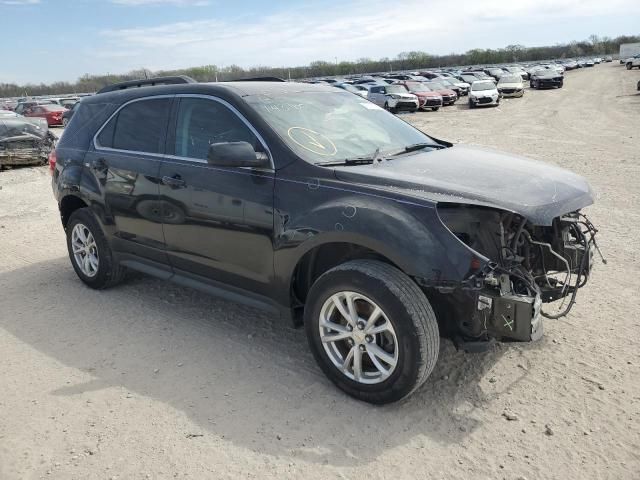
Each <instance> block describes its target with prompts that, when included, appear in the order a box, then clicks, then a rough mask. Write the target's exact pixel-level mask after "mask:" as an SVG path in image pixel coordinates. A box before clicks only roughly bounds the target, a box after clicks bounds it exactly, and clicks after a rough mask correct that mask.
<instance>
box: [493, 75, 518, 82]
mask: <svg viewBox="0 0 640 480" xmlns="http://www.w3.org/2000/svg"><path fill="white" fill-rule="evenodd" d="M521 81H522V77H521V76H520V75H503V76H502V77H500V81H499V82H498V83H499V84H500V83H520V82H521Z"/></svg>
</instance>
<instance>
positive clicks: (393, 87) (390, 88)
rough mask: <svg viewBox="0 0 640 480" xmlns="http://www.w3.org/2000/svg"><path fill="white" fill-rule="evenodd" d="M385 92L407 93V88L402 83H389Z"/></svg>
mask: <svg viewBox="0 0 640 480" xmlns="http://www.w3.org/2000/svg"><path fill="white" fill-rule="evenodd" d="M387 93H407V89H406V88H404V87H403V86H402V85H389V86H388V87H387Z"/></svg>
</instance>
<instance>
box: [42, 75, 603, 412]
mask: <svg viewBox="0 0 640 480" xmlns="http://www.w3.org/2000/svg"><path fill="white" fill-rule="evenodd" d="M51 163H52V169H53V190H54V193H55V197H56V199H57V201H58V205H59V209H60V214H61V219H62V224H63V226H64V229H65V231H66V235H67V246H68V250H69V257H70V259H71V264H72V265H73V268H74V269H75V271H76V273H77V275H78V276H79V277H80V279H81V280H82V281H83V282H84V283H86V284H87V285H88V286H90V287H92V288H105V287H109V286H112V285H114V284H116V283H117V282H118V281H120V280H121V279H122V278H123V276H124V274H125V272H126V270H127V269H132V270H138V271H141V272H146V273H148V274H151V275H154V276H156V277H160V278H163V279H167V280H172V281H174V282H178V283H180V284H182V285H186V286H190V287H195V288H199V289H202V290H204V291H207V292H212V293H214V294H216V295H221V296H224V297H226V298H230V299H232V300H234V301H238V302H243V303H246V304H249V305H253V306H256V307H263V308H267V309H269V310H272V311H274V312H277V313H278V314H280V315H282V316H286V317H289V318H291V319H292V320H293V321H294V322H296V323H297V324H304V327H305V329H306V333H307V336H308V341H309V345H310V349H311V351H312V352H313V354H314V356H315V358H316V360H317V361H318V364H319V365H320V367H321V368H322V370H324V372H325V373H326V375H327V376H328V377H329V378H330V379H331V380H332V381H333V382H334V383H335V384H336V385H337V386H338V387H339V388H341V389H342V390H344V391H345V392H347V393H348V394H350V395H352V396H354V397H357V398H359V399H362V400H364V401H367V402H372V403H388V402H392V401H396V400H399V399H401V398H403V397H405V396H407V395H409V394H410V393H411V392H413V391H414V390H416V389H417V388H418V387H419V386H420V385H421V384H422V383H423V382H424V381H425V380H426V379H427V378H428V376H429V374H430V373H431V371H432V369H433V368H434V365H435V363H436V359H437V357H438V351H439V343H440V337H441V336H442V337H447V338H451V339H453V341H454V342H455V343H456V344H457V345H458V346H459V347H460V348H463V349H465V350H468V351H473V350H480V349H481V348H483V347H486V345H488V344H489V343H490V342H492V341H495V340H496V339H497V340H516V341H524V342H527V341H532V340H536V339H537V338H539V337H540V336H541V335H542V318H543V317H545V316H549V317H555V316H559V315H562V314H564V313H566V311H567V310H568V309H569V308H571V305H572V304H573V302H574V300H575V295H576V292H577V290H578V289H579V288H580V287H582V286H583V285H584V284H585V283H586V281H587V279H588V278H589V274H590V272H591V269H592V262H593V252H594V251H595V249H596V245H595V239H594V235H595V233H596V230H595V228H594V227H593V225H592V224H591V223H590V222H589V221H588V220H587V219H586V218H585V217H584V216H583V214H582V213H581V212H580V210H581V209H582V208H584V207H586V206H588V205H590V204H591V203H592V202H593V195H592V192H591V189H590V188H589V185H588V184H587V183H586V181H585V180H584V179H583V178H581V177H579V176H577V175H574V174H573V173H571V172H568V171H566V170H562V169H560V168H556V167H553V166H549V165H546V164H543V163H539V162H536V161H532V160H527V159H524V158H519V157H514V156H512V155H507V154H504V153H499V152H496V151H492V150H488V149H483V148H472V147H468V146H453V145H451V144H450V143H447V142H445V141H442V140H437V139H434V138H431V137H429V136H428V135H426V134H424V133H422V132H421V131H419V130H416V129H415V128H413V127H411V126H410V125H408V124H407V123H405V122H404V121H402V120H400V119H398V118H397V117H395V116H394V115H392V114H390V113H388V112H386V111H385V110H383V109H381V108H379V107H377V106H376V105H374V104H373V103H370V102H368V101H367V100H365V99H362V98H360V97H358V96H356V95H353V94H351V93H348V92H344V91H341V90H338V89H335V88H332V87H329V86H319V85H308V84H296V83H286V82H276V81H269V82H266V81H245V82H229V83H215V84H213V83H212V84H201V83H195V82H193V81H192V80H190V79H188V78H184V77H181V78H162V79H151V80H146V81H140V82H130V83H127V84H118V85H114V86H110V87H107V88H106V89H103V91H102V92H100V93H99V94H97V95H95V96H93V97H91V98H86V99H84V100H83V101H82V103H81V105H80V106H79V108H78V111H77V112H76V114H75V115H74V116H73V118H72V120H71V122H70V123H69V125H68V128H67V129H66V131H65V132H64V134H63V136H62V138H61V139H60V141H59V143H58V145H57V148H56V151H55V152H54V154H52V155H51ZM557 300H561V301H559V302H557V303H556V304H555V305H554V306H553V307H552V308H551V307H549V306H546V309H545V307H543V305H544V304H545V303H548V302H554V301H557ZM558 305H559V307H558Z"/></svg>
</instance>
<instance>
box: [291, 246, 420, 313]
mask: <svg viewBox="0 0 640 480" xmlns="http://www.w3.org/2000/svg"><path fill="white" fill-rule="evenodd" d="M364 259H370V260H378V261H380V262H383V263H386V264H389V265H391V266H394V267H396V268H397V269H398V270H400V271H402V272H404V273H407V269H406V267H407V265H404V263H405V262H404V261H403V259H401V258H399V257H398V256H397V255H394V254H393V253H391V252H387V251H385V249H384V248H380V246H378V245H375V244H372V243H371V242H369V241H366V240H363V239H360V240H356V239H353V238H331V237H329V238H327V239H326V241H324V242H322V243H315V244H314V245H311V246H309V247H308V248H307V249H306V251H304V252H303V253H302V254H301V255H300V257H299V258H298V261H297V262H296V263H295V266H294V268H293V270H292V271H291V273H290V275H289V277H288V280H289V292H290V295H291V299H292V302H291V304H292V306H294V308H295V307H296V306H298V307H301V306H302V305H303V304H304V302H305V300H306V296H307V293H308V292H309V290H310V288H311V286H312V285H313V283H314V282H315V281H316V280H317V279H318V277H320V276H321V275H322V274H323V273H325V272H327V271H328V270H330V269H332V268H334V267H336V266H338V265H341V264H343V263H346V262H348V261H351V260H364ZM407 274H408V273H407Z"/></svg>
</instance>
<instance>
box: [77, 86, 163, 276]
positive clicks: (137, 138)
mask: <svg viewBox="0 0 640 480" xmlns="http://www.w3.org/2000/svg"><path fill="white" fill-rule="evenodd" d="M172 102H173V97H172V96H161V97H146V98H142V99H136V100H134V101H131V102H129V103H127V104H125V105H124V106H123V107H121V108H120V109H119V110H118V111H117V112H116V113H115V114H114V115H113V116H112V117H111V118H110V120H109V121H108V122H107V123H106V124H105V125H104V126H103V127H102V128H101V130H100V131H99V132H98V134H97V135H96V138H95V144H94V149H92V150H91V151H89V152H88V153H87V155H86V157H85V166H86V167H88V168H87V172H88V173H89V175H91V176H92V177H93V179H94V183H95V184H96V185H97V186H98V187H97V188H98V189H99V190H100V196H101V197H102V201H103V202H104V213H103V215H102V218H103V222H104V224H105V225H104V226H105V229H108V230H110V233H112V235H113V238H114V241H113V242H114V245H113V247H114V249H115V250H118V251H120V252H123V253H127V254H132V255H135V256H138V257H141V258H144V259H147V260H151V261H154V262H159V263H160V264H167V257H166V254H165V252H164V237H163V232H162V217H161V214H162V212H161V208H160V207H161V206H160V203H159V182H160V179H159V176H158V175H159V172H160V164H161V160H162V156H163V155H164V145H165V141H166V132H167V126H168V121H169V115H170V111H171V106H172Z"/></svg>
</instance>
